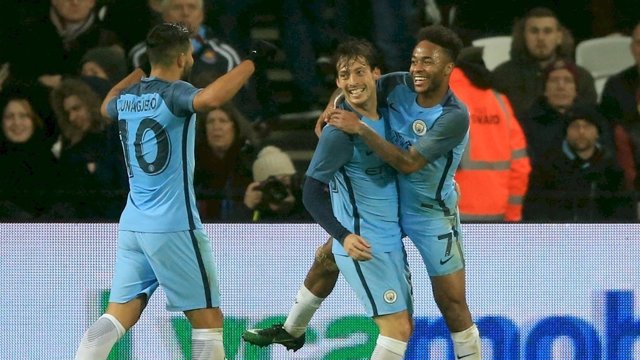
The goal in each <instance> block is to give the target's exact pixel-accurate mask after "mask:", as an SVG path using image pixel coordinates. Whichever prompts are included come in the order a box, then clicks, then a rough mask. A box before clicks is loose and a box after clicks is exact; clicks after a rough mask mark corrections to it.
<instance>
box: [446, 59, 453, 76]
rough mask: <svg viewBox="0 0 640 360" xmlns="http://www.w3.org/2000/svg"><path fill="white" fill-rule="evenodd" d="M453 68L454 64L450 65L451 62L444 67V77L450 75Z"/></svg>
mask: <svg viewBox="0 0 640 360" xmlns="http://www.w3.org/2000/svg"><path fill="white" fill-rule="evenodd" d="M454 67H455V64H454V63H452V62H450V63H447V65H445V66H444V74H445V75H446V76H449V75H451V72H452V71H453V68H454Z"/></svg>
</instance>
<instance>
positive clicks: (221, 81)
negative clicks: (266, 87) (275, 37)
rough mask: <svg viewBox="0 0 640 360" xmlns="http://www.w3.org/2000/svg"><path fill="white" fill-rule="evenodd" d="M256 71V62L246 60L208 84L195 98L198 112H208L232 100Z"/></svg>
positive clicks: (194, 106)
mask: <svg viewBox="0 0 640 360" xmlns="http://www.w3.org/2000/svg"><path fill="white" fill-rule="evenodd" d="M254 71H255V64H254V63H253V61H251V60H245V61H243V62H241V63H240V64H239V65H238V66H236V67H234V68H233V69H231V71H229V72H228V73H226V74H224V75H222V76H220V77H219V78H217V79H216V80H215V81H214V82H212V83H211V84H209V85H207V87H205V88H204V89H203V90H202V91H200V92H199V93H197V94H196V96H195V97H194V98H193V109H194V110H195V111H196V112H207V111H210V110H212V109H214V108H216V107H219V106H220V105H222V104H224V103H226V102H228V101H229V100H231V99H232V98H233V97H234V96H235V95H236V94H237V93H238V91H240V89H241V88H242V86H244V84H245V83H246V82H247V81H248V80H249V78H250V77H251V75H253V72H254Z"/></svg>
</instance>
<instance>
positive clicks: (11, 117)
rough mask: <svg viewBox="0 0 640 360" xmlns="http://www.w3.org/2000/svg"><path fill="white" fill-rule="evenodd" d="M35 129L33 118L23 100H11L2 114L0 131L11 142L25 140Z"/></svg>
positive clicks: (19, 142)
mask: <svg viewBox="0 0 640 360" xmlns="http://www.w3.org/2000/svg"><path fill="white" fill-rule="evenodd" d="M34 130H35V125H34V120H33V118H32V117H31V115H30V114H29V111H28V109H27V108H26V106H25V102H24V101H23V100H11V101H9V103H8V104H7V106H5V108H4V112H3V114H2V132H3V133H4V135H5V137H6V138H7V140H9V141H10V142H12V143H17V144H21V143H25V142H27V141H28V140H29V139H30V138H31V136H32V135H33V132H34Z"/></svg>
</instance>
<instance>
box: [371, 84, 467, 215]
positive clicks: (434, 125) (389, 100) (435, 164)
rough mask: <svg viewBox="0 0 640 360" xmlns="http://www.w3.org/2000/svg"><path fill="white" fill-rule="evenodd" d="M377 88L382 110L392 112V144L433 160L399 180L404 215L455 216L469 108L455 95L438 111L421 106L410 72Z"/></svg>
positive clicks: (390, 115) (388, 115)
mask: <svg viewBox="0 0 640 360" xmlns="http://www.w3.org/2000/svg"><path fill="white" fill-rule="evenodd" d="M378 87H379V89H380V90H381V92H382V94H381V95H382V96H380V97H379V99H380V100H379V101H380V102H381V103H380V106H381V107H385V108H386V109H387V111H388V113H387V114H386V116H387V119H388V121H389V124H390V126H391V128H392V129H393V130H394V134H393V136H392V137H391V139H390V140H391V141H392V142H393V143H394V144H396V145H397V146H399V147H401V148H402V149H404V150H407V149H408V148H409V146H412V147H414V148H415V149H416V150H417V151H418V152H419V153H420V154H422V156H424V157H425V158H426V159H427V161H428V163H427V165H426V166H425V167H423V168H422V169H420V170H418V171H416V172H414V173H412V174H408V175H400V176H399V177H398V181H399V185H400V204H401V211H402V213H403V214H413V215H419V214H425V211H426V212H427V213H429V212H430V211H429V210H431V209H433V210H435V211H436V213H440V214H445V215H449V214H452V213H454V212H455V211H456V204H457V200H458V199H457V193H456V191H455V185H454V181H453V176H454V174H455V171H456V169H457V168H458V164H459V163H460V159H461V158H462V153H463V151H464V149H465V147H466V145H467V142H468V140H469V112H468V111H467V108H466V107H465V106H464V104H463V103H462V102H460V101H459V100H458V99H457V98H456V97H455V95H454V94H453V93H452V92H451V91H450V90H449V91H448V92H447V94H446V95H445V96H444V99H443V100H442V102H441V103H439V104H438V105H436V106H434V107H431V108H424V107H422V106H420V105H418V103H417V102H416V96H417V95H416V93H415V91H414V90H413V87H412V85H411V76H410V75H409V73H391V74H387V75H385V76H383V77H381V78H380V80H378ZM436 216H437V215H436Z"/></svg>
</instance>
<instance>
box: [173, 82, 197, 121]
mask: <svg viewBox="0 0 640 360" xmlns="http://www.w3.org/2000/svg"><path fill="white" fill-rule="evenodd" d="M200 90H201V89H198V88H196V87H194V86H193V85H191V84H189V83H187V82H184V81H176V82H174V83H173V84H172V85H171V91H170V96H171V98H170V99H169V101H168V102H167V104H168V105H169V108H170V110H171V112H172V113H173V114H175V115H176V116H188V115H190V114H192V113H194V109H193V98H194V97H195V96H196V94H197V93H198V92H199V91H200Z"/></svg>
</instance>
